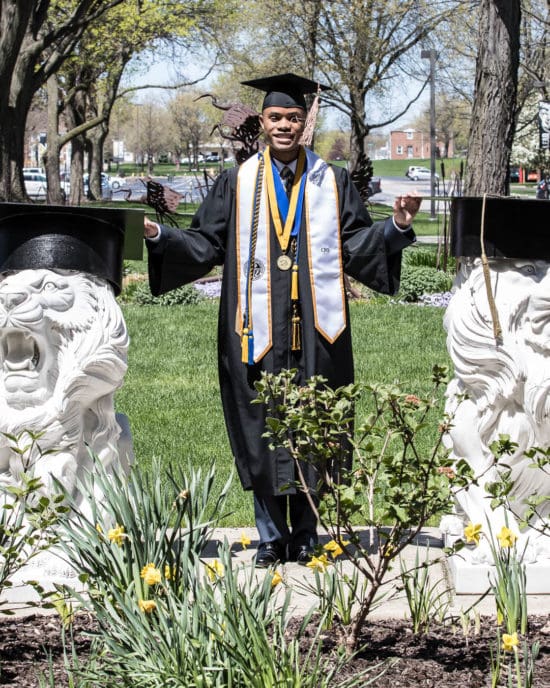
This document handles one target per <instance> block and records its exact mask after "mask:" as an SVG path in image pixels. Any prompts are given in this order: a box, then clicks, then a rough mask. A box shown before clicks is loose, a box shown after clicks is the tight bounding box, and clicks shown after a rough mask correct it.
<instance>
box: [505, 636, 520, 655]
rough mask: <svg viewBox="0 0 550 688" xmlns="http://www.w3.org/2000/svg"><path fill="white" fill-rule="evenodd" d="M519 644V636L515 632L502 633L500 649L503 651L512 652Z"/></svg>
mask: <svg viewBox="0 0 550 688" xmlns="http://www.w3.org/2000/svg"><path fill="white" fill-rule="evenodd" d="M518 645H519V638H518V634H517V633H512V635H510V634H509V633H503V634H502V649H503V650H504V652H512V650H513V649H514V648H515V647H517V646H518Z"/></svg>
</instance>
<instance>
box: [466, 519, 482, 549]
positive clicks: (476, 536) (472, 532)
mask: <svg viewBox="0 0 550 688" xmlns="http://www.w3.org/2000/svg"><path fill="white" fill-rule="evenodd" d="M464 537H465V538H466V542H468V543H472V542H473V543H474V544H475V545H476V546H477V545H479V540H480V538H481V523H475V524H474V523H472V522H471V521H470V522H469V523H468V525H467V526H466V528H464Z"/></svg>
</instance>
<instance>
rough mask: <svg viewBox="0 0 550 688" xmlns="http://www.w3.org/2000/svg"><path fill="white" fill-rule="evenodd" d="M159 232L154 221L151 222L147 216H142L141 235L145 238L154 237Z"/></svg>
mask: <svg viewBox="0 0 550 688" xmlns="http://www.w3.org/2000/svg"><path fill="white" fill-rule="evenodd" d="M158 233H159V227H158V225H157V223H156V222H152V221H151V220H150V219H149V218H148V217H147V216H144V217H143V235H144V236H145V238H146V239H154V238H155V237H156V236H157V234H158Z"/></svg>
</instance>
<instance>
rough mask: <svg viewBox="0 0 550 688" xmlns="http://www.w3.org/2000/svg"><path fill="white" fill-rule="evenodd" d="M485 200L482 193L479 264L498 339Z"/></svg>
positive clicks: (494, 330) (498, 331)
mask: <svg viewBox="0 0 550 688" xmlns="http://www.w3.org/2000/svg"><path fill="white" fill-rule="evenodd" d="M486 200H487V194H483V203H482V205H481V230H480V241H481V265H482V268H483V277H484V279H485V289H486V291H487V300H488V301H489V310H490V311H491V318H492V320H493V336H494V338H495V339H496V340H499V339H500V338H501V337H502V327H501V326H500V320H499V317H498V310H497V304H496V302H495V297H494V294H493V290H492V288H491V275H490V272H489V261H488V260H487V254H486V253H485V202H486Z"/></svg>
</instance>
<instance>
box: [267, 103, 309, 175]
mask: <svg viewBox="0 0 550 688" xmlns="http://www.w3.org/2000/svg"><path fill="white" fill-rule="evenodd" d="M305 121H306V112H305V110H303V109H302V108H300V107H292V108H285V107H268V108H265V109H264V110H263V112H262V114H261V115H260V124H261V126H262V130H263V132H264V136H265V138H266V140H267V143H268V144H269V147H270V149H271V154H272V156H273V157H274V158H277V160H280V161H281V162H290V161H291V160H294V159H295V158H296V157H297V156H298V149H299V145H300V138H301V137H302V133H303V131H304V126H305Z"/></svg>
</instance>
